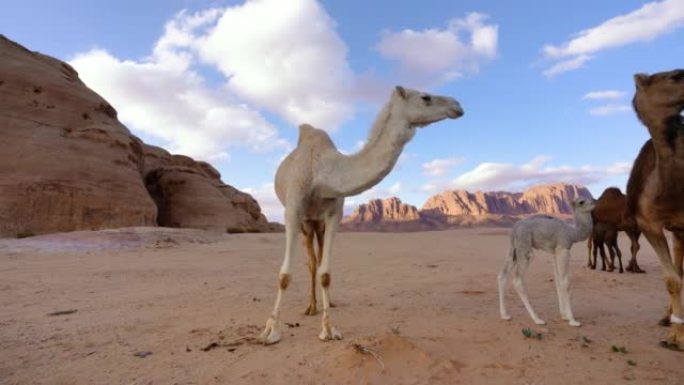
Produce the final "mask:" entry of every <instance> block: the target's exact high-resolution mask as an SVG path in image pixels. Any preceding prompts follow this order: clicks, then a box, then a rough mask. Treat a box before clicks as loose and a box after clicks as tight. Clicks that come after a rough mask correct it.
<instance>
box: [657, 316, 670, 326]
mask: <svg viewBox="0 0 684 385" xmlns="http://www.w3.org/2000/svg"><path fill="white" fill-rule="evenodd" d="M658 325H660V326H666V327H667V326H670V315H669V314H668V315H666V316H665V317H663V318H661V319H660V321H658Z"/></svg>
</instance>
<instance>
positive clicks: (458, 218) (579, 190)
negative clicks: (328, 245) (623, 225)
mask: <svg viewBox="0 0 684 385" xmlns="http://www.w3.org/2000/svg"><path fill="white" fill-rule="evenodd" d="M579 197H582V198H591V193H590V192H589V190H587V189H586V188H585V187H581V186H574V185H566V184H562V183H559V184H553V185H541V186H535V187H532V188H530V189H528V190H526V191H524V192H522V193H511V192H505V191H497V192H481V191H478V192H475V193H471V192H468V191H463V190H457V191H445V192H443V193H440V194H437V195H434V196H432V197H430V198H429V199H428V200H427V201H426V202H425V204H423V207H422V209H420V210H417V209H416V208H415V207H414V206H411V205H407V204H404V203H401V200H399V198H390V199H385V200H379V199H376V200H372V201H370V202H369V203H368V204H362V205H360V206H359V207H358V208H356V209H355V210H354V212H353V213H352V214H350V215H349V216H347V217H345V218H344V219H343V220H342V228H343V229H345V230H353V231H358V230H373V231H418V230H438V229H447V228H454V227H478V226H503V227H508V226H512V225H513V224H514V223H515V222H516V221H517V220H519V219H520V218H521V217H524V216H527V215H532V214H552V215H556V216H560V217H562V218H563V217H564V218H568V217H569V216H570V214H571V212H572V211H571V207H570V202H571V201H572V200H574V199H576V198H579Z"/></svg>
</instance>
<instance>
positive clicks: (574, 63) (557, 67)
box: [544, 55, 592, 79]
mask: <svg viewBox="0 0 684 385" xmlns="http://www.w3.org/2000/svg"><path fill="white" fill-rule="evenodd" d="M591 59H592V57H591V56H589V55H580V56H577V57H574V58H572V59H568V60H563V61H560V62H558V63H556V64H554V65H553V66H551V68H549V69H547V70H545V71H544V76H546V77H547V78H549V79H551V78H554V77H556V76H557V75H560V74H562V73H564V72H568V71H573V70H576V69H578V68H582V67H584V63H586V62H588V61H589V60H591Z"/></svg>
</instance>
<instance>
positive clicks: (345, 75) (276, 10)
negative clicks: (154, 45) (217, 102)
mask: <svg viewBox="0 0 684 385" xmlns="http://www.w3.org/2000/svg"><path fill="white" fill-rule="evenodd" d="M196 46H197V49H198V52H199V54H200V56H201V58H202V60H204V61H205V62H207V63H209V64H212V65H215V66H216V67H217V68H218V69H219V70H220V71H221V72H222V73H223V74H224V75H225V76H226V77H227V78H228V79H229V80H228V88H229V89H230V90H231V91H233V92H234V93H235V94H236V95H239V96H240V97H241V98H244V99H245V100H248V101H250V102H251V103H254V104H256V105H259V106H262V107H265V108H267V109H269V110H270V111H273V112H276V113H278V114H279V115H280V116H282V117H284V118H285V119H286V120H287V121H288V122H290V123H291V124H293V125H298V124H300V123H310V124H312V125H314V126H316V127H320V128H321V129H325V130H334V129H335V128H336V127H338V126H339V125H340V124H341V123H343V122H344V121H345V120H346V119H348V118H349V117H350V116H351V113H352V105H351V102H350V99H351V98H350V97H351V93H352V89H351V86H352V83H353V73H352V71H351V69H350V68H349V65H348V64H347V61H346V54H347V46H346V45H345V43H344V42H343V41H342V40H341V39H340V37H339V36H338V35H337V33H336V32H335V23H334V21H333V20H332V19H331V18H330V17H329V16H328V14H327V13H326V12H325V10H324V9H323V8H322V7H321V6H320V5H319V4H318V3H317V2H316V1H313V0H290V1H282V0H262V1H248V2H246V3H244V4H243V5H237V6H234V7H231V8H227V9H226V10H225V12H223V14H222V15H221V16H220V18H219V19H218V22H217V23H216V25H215V26H214V27H213V28H212V29H211V30H209V31H208V33H207V34H206V35H203V36H200V37H199V38H198V39H197V45H196Z"/></svg>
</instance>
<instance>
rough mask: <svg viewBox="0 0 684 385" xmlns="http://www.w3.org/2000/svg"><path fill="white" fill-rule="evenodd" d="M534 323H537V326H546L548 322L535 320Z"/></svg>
mask: <svg viewBox="0 0 684 385" xmlns="http://www.w3.org/2000/svg"><path fill="white" fill-rule="evenodd" d="M534 323H536V324H537V325H546V321H544V320H543V319H536V320H534Z"/></svg>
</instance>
